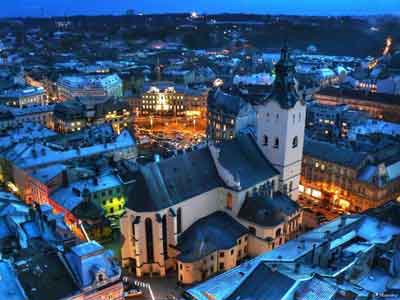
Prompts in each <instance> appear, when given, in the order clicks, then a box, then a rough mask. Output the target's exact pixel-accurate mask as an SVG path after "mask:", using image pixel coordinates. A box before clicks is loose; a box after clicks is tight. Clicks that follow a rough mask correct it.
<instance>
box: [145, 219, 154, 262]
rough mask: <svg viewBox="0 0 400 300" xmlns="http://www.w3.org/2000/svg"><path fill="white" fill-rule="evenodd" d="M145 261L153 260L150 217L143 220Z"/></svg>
mask: <svg viewBox="0 0 400 300" xmlns="http://www.w3.org/2000/svg"><path fill="white" fill-rule="evenodd" d="M145 228H146V250H147V261H148V262H153V261H154V249H153V248H154V247H153V246H154V242H153V222H152V220H151V219H150V218H147V219H146V221H145Z"/></svg>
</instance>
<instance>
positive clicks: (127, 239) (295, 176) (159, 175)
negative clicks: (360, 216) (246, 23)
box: [121, 48, 305, 284]
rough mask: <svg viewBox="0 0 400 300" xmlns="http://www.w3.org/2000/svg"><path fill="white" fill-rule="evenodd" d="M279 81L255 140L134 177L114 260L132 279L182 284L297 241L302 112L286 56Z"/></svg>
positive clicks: (261, 112)
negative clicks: (174, 275)
mask: <svg viewBox="0 0 400 300" xmlns="http://www.w3.org/2000/svg"><path fill="white" fill-rule="evenodd" d="M276 73H277V79H276V80H275V84H274V90H273V93H272V94H271V95H270V96H269V97H267V98H265V99H264V100H263V101H260V103H258V104H257V105H256V106H255V109H256V111H257V122H256V126H257V129H256V131H257V134H256V136H253V135H251V134H241V135H237V136H236V137H235V138H233V139H230V140H225V141H221V142H219V143H215V144H214V143H212V142H211V143H209V145H208V146H207V147H206V148H201V149H198V150H195V151H192V152H189V153H185V154H183V155H180V156H177V157H173V158H170V159H167V160H163V161H160V162H156V163H152V164H148V165H145V166H142V167H140V168H139V169H138V170H133V171H132V174H133V175H132V177H133V178H132V182H133V184H132V185H131V186H130V188H129V189H128V191H127V203H126V208H127V212H126V214H125V215H124V216H123V217H122V218H121V233H122V236H123V238H122V240H123V244H122V249H121V253H122V262H123V265H124V266H125V267H126V268H128V269H129V270H130V271H132V272H134V273H136V275H137V276H143V275H144V274H159V275H161V276H165V274H166V272H167V271H168V270H170V269H175V270H178V280H179V281H180V282H182V283H188V284H189V283H193V282H196V281H200V280H204V279H205V278H207V277H209V276H211V275H213V274H215V273H217V272H222V271H225V270H227V269H230V268H232V267H234V266H236V265H237V264H238V263H240V262H241V261H242V260H243V259H244V258H246V257H248V256H255V255H259V254H261V253H263V252H265V251H269V250H272V249H274V247H277V246H279V245H281V244H283V243H285V242H286V241H288V240H289V239H291V238H292V237H295V236H297V234H298V233H299V231H300V230H301V223H302V214H301V210H300V208H299V206H298V205H297V204H296V202H295V201H293V200H292V199H290V197H292V198H293V199H296V198H297V193H298V185H299V180H300V171H301V170H300V168H301V161H302V152H303V140H304V126H305V104H304V102H303V101H302V99H301V98H300V97H299V95H298V94H297V90H296V83H295V80H294V77H293V75H294V64H293V62H292V61H291V60H290V58H289V54H288V51H287V48H284V49H282V53H281V59H280V61H279V62H278V64H277V66H276ZM204 224H209V226H204ZM221 232H222V233H221ZM191 233H193V234H191ZM188 235H189V237H188ZM215 235H217V236H219V237H220V238H219V239H216V238H215ZM191 239H192V240H191Z"/></svg>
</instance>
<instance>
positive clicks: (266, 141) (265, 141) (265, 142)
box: [264, 135, 268, 146]
mask: <svg viewBox="0 0 400 300" xmlns="http://www.w3.org/2000/svg"><path fill="white" fill-rule="evenodd" d="M264 146H268V136H267V135H264Z"/></svg>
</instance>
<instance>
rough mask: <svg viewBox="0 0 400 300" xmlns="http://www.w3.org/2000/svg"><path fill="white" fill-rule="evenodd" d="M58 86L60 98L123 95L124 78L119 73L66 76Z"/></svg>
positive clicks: (59, 81) (60, 80)
mask: <svg viewBox="0 0 400 300" xmlns="http://www.w3.org/2000/svg"><path fill="white" fill-rule="evenodd" d="M57 86H58V96H59V98H60V100H66V99H72V98H75V97H91V96H92V97H104V96H113V97H122V95H123V91H122V80H121V78H120V77H119V76H118V75H117V74H110V75H83V76H82V75H77V76H64V77H61V78H60V79H59V80H58V82H57Z"/></svg>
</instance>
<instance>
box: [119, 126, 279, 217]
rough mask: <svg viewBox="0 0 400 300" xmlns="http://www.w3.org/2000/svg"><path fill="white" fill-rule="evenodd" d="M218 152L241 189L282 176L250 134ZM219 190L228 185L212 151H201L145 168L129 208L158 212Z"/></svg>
mask: <svg viewBox="0 0 400 300" xmlns="http://www.w3.org/2000/svg"><path fill="white" fill-rule="evenodd" d="M218 149H219V153H220V154H219V158H218V160H219V163H220V164H221V165H222V166H223V168H224V169H225V170H227V171H228V172H230V173H231V174H232V175H233V176H235V177H236V178H237V180H238V181H239V182H240V186H241V188H242V189H247V188H250V187H252V186H254V185H256V184H258V183H261V182H263V181H265V180H268V179H269V178H271V177H273V176H276V175H278V174H279V173H278V171H277V170H276V169H275V168H274V167H273V166H272V164H271V163H270V162H269V161H268V160H267V159H266V158H265V157H264V156H263V154H262V152H261V151H260V149H259V148H258V145H257V143H256V142H255V140H254V138H253V137H252V136H251V135H250V134H242V135H239V136H237V137H236V138H235V139H233V140H230V141H224V142H222V143H220V144H218ZM217 187H226V185H225V183H224V181H223V180H222V178H221V177H220V176H219V174H218V170H217V168H216V165H215V162H214V159H213V157H212V155H211V152H210V149H209V148H202V149H198V150H194V151H191V152H186V153H184V154H182V155H178V156H176V157H172V158H169V159H166V160H162V161H160V162H155V163H150V164H147V165H145V166H142V167H141V168H140V170H139V172H138V174H137V178H136V183H135V184H133V185H132V186H130V187H128V191H127V195H128V201H127V205H126V206H127V208H130V209H132V210H134V211H137V212H147V211H159V210H162V209H165V208H168V207H172V206H174V205H176V204H178V203H180V202H183V201H185V200H188V199H190V198H193V197H195V196H198V195H201V194H204V193H206V192H208V191H211V190H213V189H215V188H217Z"/></svg>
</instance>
